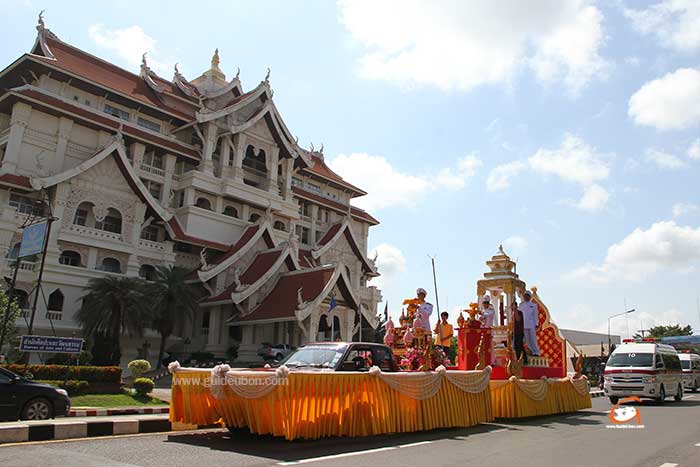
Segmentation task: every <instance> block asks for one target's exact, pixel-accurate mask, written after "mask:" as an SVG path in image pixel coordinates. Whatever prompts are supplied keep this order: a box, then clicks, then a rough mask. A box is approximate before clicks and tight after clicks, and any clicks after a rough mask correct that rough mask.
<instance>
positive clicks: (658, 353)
mask: <svg viewBox="0 0 700 467" xmlns="http://www.w3.org/2000/svg"><path fill="white" fill-rule="evenodd" d="M604 378H605V384H604V387H603V390H604V391H605V395H607V396H608V397H609V398H610V402H611V403H613V404H617V402H618V401H619V399H620V398H621V397H629V396H637V397H640V398H647V399H654V400H656V401H657V402H659V403H663V401H664V400H665V399H666V397H667V396H668V395H673V398H674V399H675V400H676V401H680V400H682V399H683V376H682V371H681V361H680V359H679V357H678V352H677V351H676V349H674V348H673V347H671V346H670V345H666V344H659V343H657V342H656V340H654V339H637V340H635V339H625V340H624V341H623V343H622V345H619V346H618V347H617V348H616V349H615V350H614V351H613V353H612V354H611V355H610V358H609V359H608V362H607V364H606V365H605V373H604Z"/></svg>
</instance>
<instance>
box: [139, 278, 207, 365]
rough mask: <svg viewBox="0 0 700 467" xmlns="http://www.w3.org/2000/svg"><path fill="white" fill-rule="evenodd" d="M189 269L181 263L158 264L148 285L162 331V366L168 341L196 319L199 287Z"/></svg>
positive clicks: (156, 322)
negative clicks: (175, 332)
mask: <svg viewBox="0 0 700 467" xmlns="http://www.w3.org/2000/svg"><path fill="white" fill-rule="evenodd" d="M188 274H189V271H188V270H187V269H185V268H181V267H178V266H158V267H156V271H155V274H154V275H153V281H152V282H151V283H150V284H149V286H148V295H149V299H150V300H152V302H151V303H152V304H153V309H152V312H153V326H154V328H155V329H156V330H157V331H158V333H159V334H160V348H159V350H158V364H157V368H160V366H161V361H162V360H163V354H164V353H165V343H166V341H167V339H168V337H170V336H171V335H172V334H173V332H174V331H175V330H176V329H183V328H184V326H185V323H186V322H187V321H188V320H192V319H193V317H194V312H195V310H196V309H197V302H198V300H199V295H198V293H197V290H196V289H195V288H194V287H193V286H192V285H190V284H188V283H187V282H186V279H187V275H188Z"/></svg>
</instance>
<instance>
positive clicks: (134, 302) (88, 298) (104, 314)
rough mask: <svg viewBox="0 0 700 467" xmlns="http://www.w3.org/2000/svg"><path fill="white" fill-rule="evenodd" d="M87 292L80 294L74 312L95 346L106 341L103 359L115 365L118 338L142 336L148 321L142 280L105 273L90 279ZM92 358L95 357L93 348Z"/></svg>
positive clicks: (118, 348)
mask: <svg viewBox="0 0 700 467" xmlns="http://www.w3.org/2000/svg"><path fill="white" fill-rule="evenodd" d="M87 291H88V292H87V293H86V294H85V295H83V296H82V298H81V300H82V306H81V307H80V310H78V313H77V315H76V319H77V321H78V322H79V323H80V325H81V327H82V329H83V332H84V334H85V336H86V337H88V338H90V339H91V340H92V342H93V344H95V345H96V346H99V344H98V343H100V342H103V340H105V341H106V342H108V343H109V348H108V349H102V350H101V351H100V352H103V351H104V350H107V358H106V360H107V361H106V362H105V363H108V364H112V365H118V364H119V359H120V356H121V349H120V346H119V341H120V339H119V337H120V336H122V335H128V336H138V337H141V336H142V335H143V329H144V327H145V324H146V323H148V322H149V320H150V313H149V300H148V299H147V297H148V296H147V295H146V293H145V281H144V280H143V279H139V278H135V277H124V276H106V277H99V278H94V279H90V281H89V282H88V286H87ZM93 353H95V354H96V355H95V357H96V358H95V360H102V358H101V357H98V356H97V354H98V352H97V351H94V352H93Z"/></svg>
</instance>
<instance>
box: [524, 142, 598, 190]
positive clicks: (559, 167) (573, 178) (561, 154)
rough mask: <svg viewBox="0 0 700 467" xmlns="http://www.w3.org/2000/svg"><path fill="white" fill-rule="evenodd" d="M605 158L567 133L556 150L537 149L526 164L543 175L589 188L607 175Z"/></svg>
mask: <svg viewBox="0 0 700 467" xmlns="http://www.w3.org/2000/svg"><path fill="white" fill-rule="evenodd" d="M607 159H608V156H606V155H604V154H601V153H599V152H597V151H596V149H595V148H594V147H592V146H589V145H588V144H586V142H585V141H583V140H582V139H581V138H579V137H578V136H575V135H572V134H569V133H566V134H565V135H564V140H563V142H562V145H561V147H560V148H558V149H543V148H540V149H538V150H537V152H536V153H535V154H534V155H532V156H531V157H530V158H529V159H528V162H529V163H530V167H531V168H532V169H533V170H535V171H537V172H540V173H543V174H553V175H557V176H558V177H559V178H561V179H562V180H564V181H567V182H575V183H579V184H581V185H584V186H585V185H590V184H592V183H594V182H597V181H600V180H604V179H606V178H608V176H609V175H610V165H609V163H608V161H607Z"/></svg>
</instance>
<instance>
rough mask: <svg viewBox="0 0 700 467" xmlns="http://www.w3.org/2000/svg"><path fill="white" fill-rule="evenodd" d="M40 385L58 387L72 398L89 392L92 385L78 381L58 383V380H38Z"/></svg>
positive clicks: (71, 380)
mask: <svg viewBox="0 0 700 467" xmlns="http://www.w3.org/2000/svg"><path fill="white" fill-rule="evenodd" d="M37 381H38V382H40V383H46V384H50V385H52V386H57V387H59V388H63V389H65V390H66V391H68V394H69V395H71V396H76V395H78V394H84V393H86V392H87V391H88V388H89V387H90V383H88V382H87V381H78V380H77V379H69V380H68V381H57V380H37Z"/></svg>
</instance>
